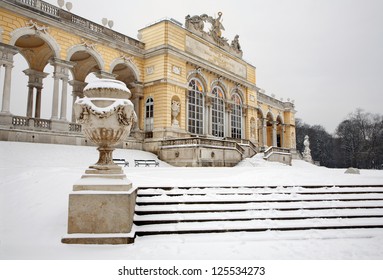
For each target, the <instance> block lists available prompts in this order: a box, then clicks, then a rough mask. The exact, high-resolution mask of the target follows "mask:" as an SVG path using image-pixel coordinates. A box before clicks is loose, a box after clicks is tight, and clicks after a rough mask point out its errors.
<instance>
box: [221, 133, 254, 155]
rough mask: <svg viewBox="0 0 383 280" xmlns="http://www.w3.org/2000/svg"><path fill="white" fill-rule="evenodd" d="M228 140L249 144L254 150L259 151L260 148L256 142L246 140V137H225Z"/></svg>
mask: <svg viewBox="0 0 383 280" xmlns="http://www.w3.org/2000/svg"><path fill="white" fill-rule="evenodd" d="M225 139H226V140H229V141H235V142H237V143H238V144H239V145H247V146H249V147H250V149H252V150H253V151H254V152H256V153H258V148H257V146H255V144H254V143H253V142H251V141H250V140H246V139H237V138H230V137H226V138H225Z"/></svg>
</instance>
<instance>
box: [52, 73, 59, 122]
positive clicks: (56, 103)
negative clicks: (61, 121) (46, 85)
mask: <svg viewBox="0 0 383 280" xmlns="http://www.w3.org/2000/svg"><path fill="white" fill-rule="evenodd" d="M59 83H60V79H59V77H58V76H57V75H56V74H55V73H54V74H53V98H52V117H51V119H52V120H58V116H59V87H60V84H59Z"/></svg>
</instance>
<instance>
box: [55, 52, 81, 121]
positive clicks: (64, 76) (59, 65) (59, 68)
mask: <svg viewBox="0 0 383 280" xmlns="http://www.w3.org/2000/svg"><path fill="white" fill-rule="evenodd" d="M49 62H50V64H51V65H53V66H54V68H55V70H54V74H53V79H54V86H53V100H52V117H51V118H52V120H58V119H59V113H58V110H59V105H60V109H61V110H60V121H67V119H66V109H67V104H66V103H67V94H68V93H67V90H68V77H69V69H70V68H72V67H73V66H74V65H75V63H73V62H71V61H65V60H61V59H58V58H52V59H51V60H50V61H49ZM60 80H62V82H63V83H62V91H61V93H62V94H61V103H60V102H59V87H60Z"/></svg>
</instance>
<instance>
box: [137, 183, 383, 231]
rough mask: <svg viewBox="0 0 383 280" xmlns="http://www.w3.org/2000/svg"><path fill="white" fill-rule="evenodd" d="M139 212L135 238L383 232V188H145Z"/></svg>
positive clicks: (141, 192)
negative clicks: (311, 231) (313, 231)
mask: <svg viewBox="0 0 383 280" xmlns="http://www.w3.org/2000/svg"><path fill="white" fill-rule="evenodd" d="M135 212H136V213H135V217H134V222H135V230H136V233H137V235H148V234H176V233H180V234H181V233H209V232H226V231H262V230H302V229H341V228H343V229H344V228H370V227H377V228H383V186H381V185H378V186H350V185H349V186H264V187H262V186H254V187H252V186H245V187H238V186H236V187H235V186H234V187H233V186H232V187H179V188H171V187H155V188H149V187H146V188H140V189H139V190H138V197H137V204H136V208H135Z"/></svg>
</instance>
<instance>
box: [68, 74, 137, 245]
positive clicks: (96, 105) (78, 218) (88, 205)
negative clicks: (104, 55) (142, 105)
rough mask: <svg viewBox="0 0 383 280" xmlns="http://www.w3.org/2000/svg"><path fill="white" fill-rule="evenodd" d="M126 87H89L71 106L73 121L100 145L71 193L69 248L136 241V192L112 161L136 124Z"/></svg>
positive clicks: (109, 84) (116, 83)
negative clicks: (96, 154)
mask: <svg viewBox="0 0 383 280" xmlns="http://www.w3.org/2000/svg"><path fill="white" fill-rule="evenodd" d="M130 96H131V93H130V91H129V89H128V88H127V87H126V85H125V84H124V83H122V82H120V81H116V80H109V79H101V80H98V81H95V82H92V83H90V84H88V85H87V86H86V87H85V89H84V98H80V99H78V100H77V101H76V103H75V105H74V110H75V116H76V119H77V122H78V123H80V124H81V125H82V128H83V129H82V130H83V132H84V134H85V136H86V138H87V139H89V140H90V141H91V142H93V143H94V144H96V145H97V146H98V148H97V149H98V151H99V159H98V161H97V163H95V164H93V165H91V166H90V167H89V169H87V170H86V171H85V174H84V175H83V176H82V177H81V179H80V180H79V181H78V182H77V183H75V184H74V186H73V193H71V194H70V195H69V213H68V236H66V237H64V238H63V239H62V242H64V243H70V244H123V243H132V242H133V241H134V232H131V229H132V226H133V215H134V208H135V200H136V196H137V189H136V188H134V187H133V186H132V183H131V182H130V181H129V180H128V179H127V177H126V175H125V174H124V172H123V170H122V168H121V166H118V165H116V164H115V163H114V162H113V154H112V153H113V150H114V147H113V146H114V145H116V144H117V143H119V142H121V141H123V140H124V139H126V137H127V136H129V133H130V130H131V128H132V126H133V124H134V122H136V121H137V116H136V113H135V112H134V108H133V104H132V102H131V101H130V100H128V98H129V97H130Z"/></svg>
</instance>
